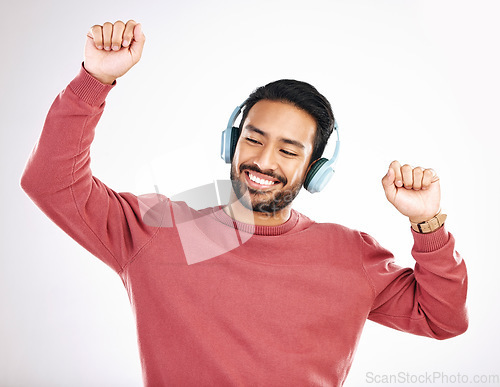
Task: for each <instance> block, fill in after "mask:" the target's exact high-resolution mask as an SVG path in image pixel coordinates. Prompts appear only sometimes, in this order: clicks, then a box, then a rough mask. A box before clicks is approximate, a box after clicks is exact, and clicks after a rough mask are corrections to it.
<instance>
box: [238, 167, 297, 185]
mask: <svg viewBox="0 0 500 387" xmlns="http://www.w3.org/2000/svg"><path fill="white" fill-rule="evenodd" d="M244 169H247V170H250V171H254V172H258V173H261V174H263V175H266V176H269V177H272V178H273V179H276V180H278V181H279V182H281V183H283V185H286V183H287V182H288V180H287V179H286V177H284V176H281V175H278V174H277V173H274V172H273V171H263V170H261V169H260V168H259V167H257V166H256V165H250V164H241V165H240V173H243V170H244Z"/></svg>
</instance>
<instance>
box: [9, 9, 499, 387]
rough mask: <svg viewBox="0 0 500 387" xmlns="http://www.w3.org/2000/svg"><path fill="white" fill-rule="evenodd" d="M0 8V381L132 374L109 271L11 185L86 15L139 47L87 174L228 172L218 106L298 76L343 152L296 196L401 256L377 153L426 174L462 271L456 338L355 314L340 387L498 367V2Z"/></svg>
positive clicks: (73, 57) (407, 245) (172, 180)
mask: <svg viewBox="0 0 500 387" xmlns="http://www.w3.org/2000/svg"><path fill="white" fill-rule="evenodd" d="M0 14H1V15H2V38H1V42H2V43H1V49H0V50H1V51H0V55H1V60H0V70H1V71H0V90H1V91H0V110H1V112H0V130H1V131H0V146H1V152H0V157H1V163H0V166H1V170H0V172H1V176H0V181H1V184H2V189H1V190H0V195H1V196H0V198H1V201H0V205H1V207H0V216H1V217H0V222H1V223H0V226H1V233H0V238H1V252H0V254H1V260H0V385H1V386H104V385H105V386H139V385H141V371H140V363H139V356H138V351H137V343H136V336H135V327H134V322H133V316H132V312H131V310H130V306H129V304H128V298H127V294H126V291H125V289H124V288H123V285H122V284H121V281H120V279H119V278H118V276H116V275H115V274H114V272H113V271H112V270H111V269H109V268H108V267H106V266H105V265H104V264H103V263H101V262H100V261H99V260H98V259H96V258H95V257H93V256H92V255H90V254H89V253H88V252H87V251H85V250H84V249H83V248H82V247H80V246H79V245H78V244H76V243H75V242H74V241H73V240H71V239H70V238H69V237H68V236H67V235H66V234H65V233H63V232H62V231H61V230H59V229H58V228H57V227H56V226H55V225H53V224H52V223H51V221H50V220H48V219H47V218H46V217H45V215H43V214H42V213H41V212H40V211H39V210H38V208H36V206H35V205H34V204H33V203H32V202H31V200H30V199H29V198H28V197H27V196H26V195H25V194H24V192H23V191H22V190H21V189H20V186H19V179H20V176H21V173H22V170H23V168H24V165H25V162H26V160H27V158H28V156H29V154H30V152H31V150H32V148H33V146H34V144H35V143H36V141H37V139H38V136H39V134H40V131H41V128H42V125H43V122H44V118H45V115H46V113H47V111H48V109H49V107H50V104H51V103H52V101H53V99H54V98H55V96H56V95H57V93H59V92H60V91H61V90H62V89H63V88H64V87H66V85H67V84H68V83H69V82H70V81H71V79H72V78H73V77H74V76H75V75H76V74H77V72H78V71H79V68H80V63H81V61H82V60H83V47H84V42H85V35H86V33H87V31H88V29H89V28H90V26H92V25H93V24H102V23H104V22H105V21H111V22H114V21H116V20H118V19H121V20H124V21H126V20H128V19H131V18H132V19H135V20H136V21H139V22H141V23H142V25H143V30H144V32H145V34H146V37H147V41H146V46H145V49H144V53H143V58H142V60H141V62H139V64H138V65H137V66H136V67H134V68H133V69H132V70H131V71H130V72H129V73H128V74H127V75H126V76H125V77H124V78H122V79H120V80H119V82H118V85H117V86H116V87H115V88H114V90H112V92H111V94H110V95H109V97H108V100H107V107H106V111H105V113H104V115H103V118H102V120H101V122H100V123H99V126H98V129H97V135H96V139H95V142H94V144H93V147H92V169H93V172H94V175H96V176H97V177H99V178H100V179H101V180H102V181H104V182H105V183H106V184H107V185H109V186H110V187H112V188H113V189H115V190H116V191H131V192H134V193H136V194H142V193H146V192H154V184H157V185H158V186H159V188H160V191H161V192H162V193H165V194H167V195H172V194H175V193H178V192H181V191H183V190H185V189H189V188H193V187H196V186H199V185H202V184H207V183H210V182H211V181H212V180H213V179H227V178H228V175H229V167H228V166H227V165H225V164H224V163H223V162H222V161H221V160H220V158H219V141H220V133H221V130H222V129H223V128H224V127H225V125H226V123H227V119H228V117H229V114H230V113H231V112H232V110H233V108H234V107H235V106H236V105H237V104H239V103H241V102H242V101H243V100H244V99H245V98H246V97H247V95H248V94H249V93H250V92H251V91H252V90H253V89H255V88H256V87H257V86H260V85H263V84H265V83H267V82H270V81H273V80H276V79H280V78H295V79H300V80H304V81H307V82H310V83H312V84H313V85H315V86H316V87H317V88H318V89H319V91H320V92H322V93H323V94H324V95H325V96H327V98H329V99H330V101H331V102H332V105H333V107H334V112H335V114H336V117H337V119H338V122H339V125H340V135H341V139H342V148H341V153H340V159H339V162H338V164H337V172H336V174H335V176H334V179H333V180H332V182H331V183H330V185H329V186H328V187H327V188H326V189H325V190H324V192H322V193H319V194H315V195H311V194H309V193H307V192H305V191H304V192H301V194H300V195H299V197H298V198H297V201H296V205H295V208H296V209H297V210H299V211H301V212H303V213H305V214H306V215H308V216H310V217H311V218H312V219H314V220H317V221H328V222H336V223H341V224H344V225H346V226H349V227H352V228H356V229H360V230H362V231H366V232H368V233H370V234H371V235H373V236H374V237H375V238H376V239H377V240H378V241H379V242H380V243H381V244H382V245H383V246H385V247H386V248H388V249H390V250H391V251H393V252H394V254H395V255H396V257H397V259H398V262H399V263H400V264H401V265H413V262H412V258H411V256H410V249H411V245H412V240H411V234H410V230H409V224H408V222H407V220H406V219H405V218H404V217H403V216H401V215H400V214H399V213H398V212H397V211H396V210H395V209H394V208H392V207H391V205H390V204H389V203H388V202H387V201H386V200H385V196H384V194H383V190H382V187H381V184H380V179H381V178H382V177H383V175H384V174H385V173H386V170H387V167H388V165H389V163H390V162H391V161H392V160H393V159H398V160H400V161H401V162H402V163H410V164H412V165H414V166H416V165H422V166H424V167H432V168H434V169H435V170H436V171H437V172H438V174H439V176H440V177H441V183H442V192H443V209H444V210H445V212H447V213H448V215H449V218H448V222H447V228H448V230H449V231H451V232H452V233H453V234H454V236H455V237H456V239H457V249H458V250H459V251H460V253H461V255H462V256H463V257H464V258H465V260H466V263H467V266H468V271H469V276H470V277H469V297H468V306H469V313H470V327H469V330H468V331H467V332H466V333H465V334H464V335H462V336H459V337H457V338H454V339H450V340H446V341H436V340H431V339H428V338H422V337H418V336H412V335H408V334H404V333H400V332H397V331H395V330H391V329H388V328H385V327H382V326H378V325H377V324H374V323H372V322H367V324H366V327H365V330H364V332H363V336H362V339H361V344H360V346H359V347H358V350H357V354H356V356H355V360H354V363H353V367H352V369H351V372H350V375H349V377H348V379H347V382H346V384H345V385H346V386H368V385H377V384H376V383H369V382H370V380H369V379H368V378H367V373H369V372H371V373H373V375H384V374H397V373H400V372H405V373H406V372H408V373H409V374H412V375H421V374H425V373H426V372H427V373H432V372H443V373H445V374H447V375H450V376H452V375H457V374H458V373H460V374H462V375H464V374H466V375H469V376H470V377H472V376H473V375H476V374H480V375H489V374H497V375H498V374H500V370H499V367H498V358H499V357H500V353H499V352H500V350H499V344H500V339H499V338H500V335H499V330H498V320H499V314H500V312H499V302H498V296H499V294H500V292H499V290H500V285H499V283H500V281H498V278H497V273H498V272H499V270H500V263H499V258H500V257H499V253H498V249H497V246H496V243H497V242H498V239H499V237H498V236H499V235H500V226H499V221H498V219H499V215H500V211H499V204H498V202H499V200H498V195H499V194H498V193H499V188H500V185H499V182H498V166H499V157H498V140H499V136H498V130H499V118H498V110H499V102H500V97H499V96H500V93H499V89H500V82H499V78H500V77H499V73H498V69H499V68H500V60H499V49H498V38H499V36H500V34H499V33H500V27H499V26H500V23H498V18H499V16H500V3H499V2H497V1H494V0H492V1H483V0H474V1H451V0H448V1H442V0H429V1H401V0H383V1H369V0H354V1H352V0H351V1H347V0H335V1H317V0H309V1H291V0H287V1H285V0H274V1H272V0H267V1H264V0H253V1H227V2H224V1H211V2H209V1H206V2H203V1H201V0H198V1H195V0H187V1H182V2H181V1H171V0H170V1H161V2H160V1H158V2H153V1H141V2H140V1H138V0H135V1H124V0H122V1H108V2H104V1H97V0H87V1H85V2H83V1H81V2H75V1H63V0H52V1H50V0H46V1H34V0H33V1H15V2H8V3H7V2H2V4H1V6H0ZM151 171H153V172H152V173H151ZM450 380H451V379H450ZM408 384H410V382H408V383H406V385H408ZM379 385H382V384H379ZM384 385H388V384H384ZM403 385H404V384H403ZM435 385H447V384H446V383H438V384H435ZM449 385H456V383H455V384H453V383H450V384H449Z"/></svg>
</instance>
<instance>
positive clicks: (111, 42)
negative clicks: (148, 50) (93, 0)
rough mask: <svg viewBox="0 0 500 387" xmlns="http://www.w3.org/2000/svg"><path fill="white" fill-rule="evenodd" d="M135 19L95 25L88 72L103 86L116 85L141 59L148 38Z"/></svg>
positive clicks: (89, 36) (89, 42) (89, 37)
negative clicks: (115, 82) (116, 80)
mask: <svg viewBox="0 0 500 387" xmlns="http://www.w3.org/2000/svg"><path fill="white" fill-rule="evenodd" d="M141 27H142V26H141V25H140V24H139V23H136V22H135V21H133V20H129V21H128V22H127V24H125V23H123V22H122V21H120V20H118V21H117V22H115V24H112V23H109V22H106V23H104V24H103V25H102V26H101V25H95V26H93V27H92V28H91V29H90V31H89V32H88V33H87V42H86V44H85V59H84V63H83V65H84V67H85V69H86V70H87V71H88V72H89V73H90V74H91V75H92V76H93V77H95V78H96V79H98V80H99V81H101V82H102V83H108V84H112V83H113V82H114V81H115V79H117V78H119V77H121V76H122V75H124V74H125V73H126V72H127V71H128V70H130V69H131V68H132V66H134V65H135V64H136V63H137V62H139V59H141V55H142V49H143V48H144V42H145V40H146V37H145V36H144V34H143V33H142V28H141Z"/></svg>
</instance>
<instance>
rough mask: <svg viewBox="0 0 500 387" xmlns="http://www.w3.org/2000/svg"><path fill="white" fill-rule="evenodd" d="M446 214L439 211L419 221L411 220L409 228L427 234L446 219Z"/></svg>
mask: <svg viewBox="0 0 500 387" xmlns="http://www.w3.org/2000/svg"><path fill="white" fill-rule="evenodd" d="M446 218H447V215H446V214H442V213H441V212H439V213H438V214H437V215H435V216H434V217H433V218H431V219H429V220H427V221H425V222H420V223H414V222H411V228H412V229H413V230H414V231H415V232H418V233H420V234H428V233H431V232H433V231H436V230H437V229H438V228H440V227H441V226H442V225H443V224H444V222H445V221H446Z"/></svg>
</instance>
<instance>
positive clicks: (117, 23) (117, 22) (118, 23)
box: [115, 20, 125, 26]
mask: <svg viewBox="0 0 500 387" xmlns="http://www.w3.org/2000/svg"><path fill="white" fill-rule="evenodd" d="M117 25H119V26H124V25H125V23H124V22H122V21H121V20H117V21H115V26H117Z"/></svg>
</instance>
